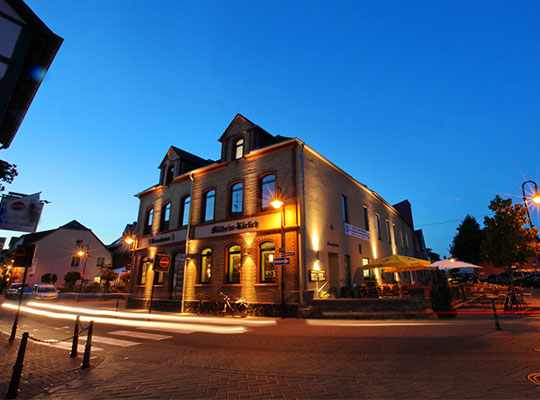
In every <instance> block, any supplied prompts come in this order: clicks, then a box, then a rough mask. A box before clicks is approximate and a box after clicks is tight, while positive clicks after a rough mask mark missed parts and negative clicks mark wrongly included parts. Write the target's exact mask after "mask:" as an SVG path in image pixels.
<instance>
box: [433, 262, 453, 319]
mask: <svg viewBox="0 0 540 400" xmlns="http://www.w3.org/2000/svg"><path fill="white" fill-rule="evenodd" d="M429 297H430V300H431V309H432V310H433V311H451V310H452V292H451V291H450V286H449V285H448V279H447V278H446V274H445V273H444V271H441V270H440V269H435V270H433V271H431V280H430V283H429Z"/></svg>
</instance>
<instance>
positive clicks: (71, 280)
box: [64, 271, 81, 285]
mask: <svg viewBox="0 0 540 400" xmlns="http://www.w3.org/2000/svg"><path fill="white" fill-rule="evenodd" d="M79 279H81V274H80V273H79V272H78V271H70V272H68V273H67V274H65V275H64V281H66V284H68V285H74V284H75V282H77V281H78V280H79Z"/></svg>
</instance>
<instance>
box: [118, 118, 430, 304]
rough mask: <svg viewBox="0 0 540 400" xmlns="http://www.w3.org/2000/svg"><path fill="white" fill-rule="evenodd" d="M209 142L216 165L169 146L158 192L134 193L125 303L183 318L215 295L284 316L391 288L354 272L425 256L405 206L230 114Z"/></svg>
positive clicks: (369, 273)
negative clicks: (160, 260)
mask: <svg viewBox="0 0 540 400" xmlns="http://www.w3.org/2000/svg"><path fill="white" fill-rule="evenodd" d="M219 141H220V142H221V143H222V151H221V158H220V160H219V161H216V162H212V161H211V160H203V159H201V158H199V157H196V156H194V155H192V154H190V153H187V152H185V151H182V150H180V149H177V148H176V147H171V148H170V149H169V151H168V152H167V155H166V156H165V158H164V160H163V161H162V163H161V164H160V166H159V168H160V170H161V173H160V181H159V183H158V184H157V185H155V186H153V187H151V188H149V189H147V190H145V191H143V192H141V193H139V194H138V195H137V196H138V197H139V199H140V201H141V203H140V209H139V217H138V224H137V244H136V250H135V261H134V266H135V268H134V270H133V271H132V277H131V282H130V299H129V303H128V304H129V305H131V306H133V307H137V306H141V305H143V304H144V302H145V301H147V300H148V299H149V298H150V296H152V297H153V299H154V300H157V304H156V305H155V306H154V307H160V308H163V309H165V308H167V309H173V310H179V309H180V307H181V301H182V300H183V301H184V310H186V311H188V310H190V309H192V307H193V306H194V305H195V304H196V302H197V301H198V300H199V299H205V298H206V296H214V295H216V294H218V293H219V292H224V293H226V294H229V295H233V296H244V297H246V299H247V300H248V302H249V303H250V304H251V305H252V306H253V307H258V306H260V307H261V308H264V307H267V306H272V305H276V304H278V305H279V304H281V302H282V301H283V302H284V303H286V305H287V308H288V310H289V311H290V312H294V311H295V310H296V309H297V308H298V307H299V306H300V307H302V306H304V305H305V304H306V303H307V302H309V299H310V298H313V296H315V297H317V294H316V293H317V292H318V291H319V290H321V289H324V290H330V289H332V290H333V291H335V292H337V293H338V294H339V291H340V288H342V287H354V286H356V285H360V284H362V283H363V282H364V279H367V278H370V279H371V278H374V279H378V280H379V281H380V280H382V279H383V278H384V279H386V281H389V282H392V281H393V280H394V278H396V276H394V275H393V274H391V273H386V274H384V275H385V276H384V277H383V276H381V275H379V274H377V273H375V275H373V274H374V272H373V270H363V268H362V266H363V265H365V264H367V263H369V262H370V261H372V260H374V259H376V258H382V257H385V256H388V255H392V254H402V255H408V256H412V257H423V256H425V254H427V250H426V249H425V245H424V244H423V238H422V241H421V242H422V243H419V241H418V238H419V237H421V231H420V232H416V233H415V231H414V227H413V219H412V212H411V206H410V203H409V202H408V201H403V202H401V203H399V204H397V205H396V206H392V205H390V204H388V203H387V202H386V201H385V200H384V199H383V198H381V197H380V196H379V195H378V194H377V193H375V192H374V191H372V190H370V189H369V188H368V187H366V186H365V185H363V184H361V183H359V182H358V181H356V180H355V179H354V178H352V177H351V176H349V175H348V174H347V173H345V172H344V171H342V170H341V169H339V168H338V167H337V166H335V165H334V164H332V163H331V162H330V161H328V160H327V159H325V158H324V157H323V156H321V155H320V154H319V153H317V152H316V151H315V150H313V149H312V148H310V147H309V146H307V145H306V144H305V143H304V142H302V141H301V140H299V139H297V138H285V137H282V136H273V135H271V134H269V133H268V132H266V131H265V130H263V129H262V128H260V127H259V126H257V125H255V124H253V123H252V122H250V121H249V120H247V119H246V118H244V117H243V116H241V115H237V116H236V117H235V118H234V120H233V121H232V122H231V124H230V125H229V126H228V128H227V129H226V130H225V132H224V133H223V135H222V136H221V137H220V139H219ZM276 197H277V198H279V199H280V200H281V201H282V202H283V206H282V207H281V208H279V209H277V210H276V209H275V208H274V207H273V206H272V204H271V202H272V201H273V200H274V199H275V198H276ZM281 211H283V215H282V212H281ZM282 237H283V238H284V241H285V243H284V244H283V243H282ZM186 238H187V246H186ZM420 246H421V247H420ZM280 249H283V250H284V252H283V253H282V252H281V251H280ZM160 255H168V256H171V257H172V267H171V268H169V269H168V270H167V269H166V268H163V269H164V270H162V271H159V267H157V266H155V265H154V264H155V263H154V261H155V260H156V259H157V258H156V257H159V256H160ZM281 263H286V265H285V267H284V268H282V267H281V266H280V264H281ZM165 264H166V263H165ZM154 268H155V269H156V271H154ZM410 276H411V275H410V273H402V274H401V276H400V278H401V280H402V281H407V280H408V279H409V278H410ZM184 278H185V279H184Z"/></svg>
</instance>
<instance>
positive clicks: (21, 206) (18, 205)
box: [11, 201, 26, 211]
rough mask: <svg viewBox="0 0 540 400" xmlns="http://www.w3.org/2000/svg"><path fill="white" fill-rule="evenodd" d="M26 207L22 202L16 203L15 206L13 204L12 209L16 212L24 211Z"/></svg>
mask: <svg viewBox="0 0 540 400" xmlns="http://www.w3.org/2000/svg"><path fill="white" fill-rule="evenodd" d="M25 207H26V206H25V205H24V203H23V202H22V201H16V202H14V203H13V204H11V209H12V210H15V211H22V210H24V208H25Z"/></svg>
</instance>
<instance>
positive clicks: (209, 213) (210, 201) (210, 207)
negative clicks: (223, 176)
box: [203, 190, 216, 222]
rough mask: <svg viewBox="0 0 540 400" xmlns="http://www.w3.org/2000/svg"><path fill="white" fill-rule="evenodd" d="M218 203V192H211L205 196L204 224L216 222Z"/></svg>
mask: <svg viewBox="0 0 540 400" xmlns="http://www.w3.org/2000/svg"><path fill="white" fill-rule="evenodd" d="M215 203H216V191H215V190H210V191H208V192H206V194H205V195H204V219H203V222H208V221H213V220H214V207H215Z"/></svg>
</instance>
